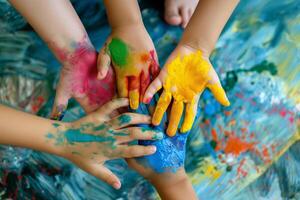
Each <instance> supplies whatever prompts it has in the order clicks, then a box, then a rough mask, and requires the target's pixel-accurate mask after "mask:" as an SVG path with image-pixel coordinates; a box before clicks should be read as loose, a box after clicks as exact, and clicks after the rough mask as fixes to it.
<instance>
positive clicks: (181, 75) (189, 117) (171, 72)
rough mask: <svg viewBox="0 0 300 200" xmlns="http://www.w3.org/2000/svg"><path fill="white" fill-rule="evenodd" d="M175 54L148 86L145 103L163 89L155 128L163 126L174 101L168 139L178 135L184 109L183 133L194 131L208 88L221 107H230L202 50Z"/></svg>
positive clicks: (154, 120) (155, 119)
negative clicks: (200, 98) (163, 120)
mask: <svg viewBox="0 0 300 200" xmlns="http://www.w3.org/2000/svg"><path fill="white" fill-rule="evenodd" d="M183 48H184V47H183ZM174 53H176V54H174ZM174 53H173V54H172V55H171V57H170V58H169V60H168V61H167V64H166V66H165V67H164V68H163V70H162V71H161V73H160V74H159V76H158V77H157V78H156V79H155V80H154V81H153V82H152V83H151V85H150V86H149V87H148V89H147V91H146V93H145V98H144V101H149V99H151V98H152V96H153V95H154V94H155V93H156V92H157V91H158V90H159V89H160V88H161V87H163V89H164V90H163V92H162V94H161V96H160V99H159V100H158V103H157V106H156V109H155V111H154V114H153V118H152V123H153V124H154V125H159V124H160V122H161V119H162V117H163V115H164V113H165V112H166V110H167V108H168V106H169V104H170V103H171V101H172V100H173V103H172V109H171V115H170V119H169V125H168V128H167V134H168V135H169V136H174V135H175V133H176V131H177V127H178V125H179V122H180V119H181V115H182V113H183V110H184V106H185V117H184V121H183V124H182V126H181V129H180V131H181V132H183V133H184V132H187V131H189V130H190V129H191V128H192V125H193V122H194V119H195V117H196V112H197V105H198V100H199V97H200V95H201V93H202V92H203V91H204V89H205V88H209V89H210V90H211V92H212V93H213V95H214V97H215V98H216V99H217V101H219V102H220V103H221V104H222V105H224V106H229V105H230V103H229V101H228V99H227V97H226V94H225V91H224V90H223V88H222V86H221V84H220V81H219V78H218V76H217V74H216V72H215V70H214V68H213V67H212V65H211V64H210V62H209V60H208V59H205V58H204V57H203V55H202V52H201V51H199V50H198V51H196V52H195V51H192V52H191V50H187V49H185V50H181V51H177V52H176V51H175V52H174ZM174 55H176V56H174Z"/></svg>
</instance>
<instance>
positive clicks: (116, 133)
mask: <svg viewBox="0 0 300 200" xmlns="http://www.w3.org/2000/svg"><path fill="white" fill-rule="evenodd" d="M114 134H115V135H116V136H128V134H127V133H122V132H115V133H114Z"/></svg>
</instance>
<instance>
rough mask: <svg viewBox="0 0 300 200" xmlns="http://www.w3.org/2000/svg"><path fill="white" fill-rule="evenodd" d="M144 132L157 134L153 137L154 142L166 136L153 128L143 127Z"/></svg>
mask: <svg viewBox="0 0 300 200" xmlns="http://www.w3.org/2000/svg"><path fill="white" fill-rule="evenodd" d="M141 130H142V132H143V133H144V132H147V131H152V132H156V133H155V135H154V136H153V137H152V139H153V140H161V139H163V138H164V134H163V133H162V132H161V131H159V130H155V129H153V128H150V127H141Z"/></svg>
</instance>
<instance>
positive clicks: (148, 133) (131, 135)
mask: <svg viewBox="0 0 300 200" xmlns="http://www.w3.org/2000/svg"><path fill="white" fill-rule="evenodd" d="M115 135H117V137H116V138H117V141H118V143H125V142H130V141H134V140H161V139H163V137H164V134H163V133H162V132H159V131H155V130H152V129H150V128H144V127H130V128H125V129H120V130H118V131H116V132H115Z"/></svg>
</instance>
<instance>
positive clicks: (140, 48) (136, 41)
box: [98, 26, 159, 109]
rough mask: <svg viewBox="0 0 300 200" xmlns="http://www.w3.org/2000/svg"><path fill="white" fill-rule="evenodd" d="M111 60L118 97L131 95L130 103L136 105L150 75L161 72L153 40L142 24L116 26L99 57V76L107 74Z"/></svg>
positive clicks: (132, 105)
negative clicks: (132, 26) (117, 27)
mask: <svg viewBox="0 0 300 200" xmlns="http://www.w3.org/2000/svg"><path fill="white" fill-rule="evenodd" d="M111 64H112V66H113V68H114V70H115V73H116V80H117V91H118V95H119V97H129V101H130V107H131V108H132V109H137V108H138V107H139V102H140V101H142V99H143V95H144V93H145V91H146V88H147V87H148V85H149V84H150V79H154V78H155V77H156V76H157V75H158V73H159V66H158V61H157V55H156V52H155V49H154V45H153V42H152V40H151V39H150V37H149V35H148V33H147V31H146V30H145V28H144V27H143V26H135V27H134V28H131V27H130V26H129V27H126V28H120V29H117V30H115V29H113V32H112V34H111V36H110V37H109V38H108V39H107V42H106V44H105V46H104V47H103V48H102V50H101V51H100V54H99V57H98V71H99V73H98V78H99V79H102V78H103V77H105V76H106V74H107V72H108V69H109V67H110V65H111Z"/></svg>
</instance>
